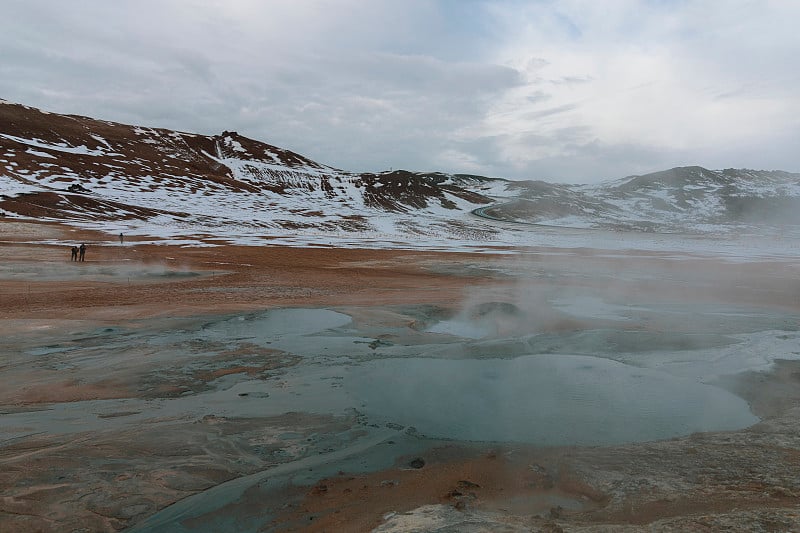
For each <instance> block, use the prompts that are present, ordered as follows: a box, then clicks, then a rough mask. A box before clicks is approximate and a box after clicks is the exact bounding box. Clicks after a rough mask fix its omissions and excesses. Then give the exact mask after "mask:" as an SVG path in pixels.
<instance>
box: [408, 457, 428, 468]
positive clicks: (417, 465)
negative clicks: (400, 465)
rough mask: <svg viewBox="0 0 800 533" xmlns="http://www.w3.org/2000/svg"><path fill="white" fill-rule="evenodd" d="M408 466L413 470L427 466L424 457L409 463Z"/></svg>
mask: <svg viewBox="0 0 800 533" xmlns="http://www.w3.org/2000/svg"><path fill="white" fill-rule="evenodd" d="M408 466H410V467H411V468H416V469H420V468H422V467H423V466H425V459H423V458H422V457H417V458H416V459H414V460H413V461H411V462H410V463H408Z"/></svg>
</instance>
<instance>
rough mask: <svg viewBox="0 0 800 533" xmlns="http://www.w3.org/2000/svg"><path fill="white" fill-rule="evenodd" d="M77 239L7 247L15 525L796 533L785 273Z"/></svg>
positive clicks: (792, 327) (798, 509) (793, 339)
mask: <svg viewBox="0 0 800 533" xmlns="http://www.w3.org/2000/svg"><path fill="white" fill-rule="evenodd" d="M34 230H36V231H35V232H34ZM29 231H30V232H31V234H35V235H37V236H38V238H40V239H41V240H45V239H54V240H57V239H58V238H60V237H61V235H60V234H59V231H64V230H61V229H60V228H58V227H56V226H53V227H49V226H45V227H43V228H33V229H30V230H29ZM37 232H38V233H37ZM80 237H81V238H85V239H86V240H89V239H90V238H92V239H94V241H93V242H94V244H93V246H91V247H90V248H89V250H90V252H94V255H90V256H89V258H90V259H91V260H90V261H87V264H86V265H85V268H83V269H81V267H84V265H80V266H76V265H71V264H69V262H68V261H66V262H63V261H62V262H60V261H61V260H59V257H60V255H62V254H61V253H62V252H63V250H62V249H61V248H59V247H54V246H50V245H47V244H35V243H34V244H24V243H19V242H13V241H12V240H10V239H9V240H6V241H5V244H4V245H3V247H4V249H5V250H6V251H13V254H12V255H13V257H15V261H14V262H11V263H9V264H4V265H3V268H2V269H0V332H2V337H0V338H1V339H2V340H0V355H1V356H2V359H1V360H0V365H2V368H0V370H1V372H0V380H2V387H0V464H2V468H0V488H1V489H2V490H0V493H2V496H1V497H0V530H2V531H114V530H123V529H125V530H131V531H306V530H308V531H369V530H373V529H375V530H377V531H384V532H385V531H411V530H416V531H434V530H435V531H530V530H534V531H537V530H539V531H559V530H563V531H597V530H603V528H607V530H609V531H612V530H613V531H628V530H630V531H638V530H652V529H653V528H655V529H657V530H669V531H671V530H674V531H685V530H696V531H715V530H723V529H725V528H733V529H736V530H743V531H748V530H750V531H791V530H794V529H796V528H797V527H798V524H800V505H799V504H798V503H797V502H798V498H800V464H798V463H800V431H798V430H800V422H799V420H800V417H799V415H800V365H798V360H800V332H799V328H798V326H800V304H799V303H798V298H797V296H798V294H800V284H799V283H797V282H794V281H793V277H792V276H793V275H794V274H796V269H795V267H794V266H793V265H791V264H789V263H787V262H786V261H785V260H783V259H781V260H775V261H771V260H768V259H764V258H759V259H758V260H751V261H735V262H732V261H723V260H714V258H709V257H704V256H700V255H698V256H690V255H684V256H681V257H679V258H674V257H668V256H667V255H666V254H664V255H658V254H651V255H646V256H645V255H642V254H634V253H631V254H629V256H627V257H625V256H624V254H622V255H623V256H621V254H619V253H616V254H615V255H614V256H613V257H608V256H605V255H603V254H602V253H600V252H597V253H591V252H590V251H587V250H582V251H580V253H577V252H567V251H559V250H546V251H543V250H540V251H531V253H530V254H528V255H526V256H524V257H520V256H518V255H517V256H513V257H512V256H502V255H484V256H476V255H470V254H436V253H425V254H420V253H415V252H402V251H396V252H387V251H365V250H300V249H288V250H287V249H280V248H266V249H264V248H261V249H253V248H247V247H232V246H231V247H221V248H219V249H191V248H189V249H187V248H179V247H159V246H152V245H136V244H135V243H133V244H130V245H126V246H125V247H120V246H113V245H112V244H111V243H110V242H109V243H108V244H104V243H103V242H102V241H101V237H102V236H101V235H91V234H87V235H81V236H80ZM112 239H113V236H109V237H108V240H109V241H112ZM90 242H91V241H90ZM541 252H547V253H541ZM67 259H68V256H67ZM221 263H226V264H225V265H224V267H225V268H224V269H223V268H222V266H223V265H222V264H221ZM87 291H92V292H91V294H92V297H91V298H85V297H84V298H79V296H80V295H85V294H86V293H87ZM73 302H78V303H75V304H74V305H73Z"/></svg>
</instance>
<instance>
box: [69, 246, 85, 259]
mask: <svg viewBox="0 0 800 533" xmlns="http://www.w3.org/2000/svg"><path fill="white" fill-rule="evenodd" d="M85 256H86V245H85V244H81V245H80V247H78V246H73V247H72V260H73V261H84V257H85Z"/></svg>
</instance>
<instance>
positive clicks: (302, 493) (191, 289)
mask: <svg viewBox="0 0 800 533" xmlns="http://www.w3.org/2000/svg"><path fill="white" fill-rule="evenodd" d="M53 242H56V243H58V244H50V243H53ZM81 242H85V243H87V246H88V251H87V255H86V263H85V264H83V265H78V266H76V265H70V264H69V247H70V246H71V245H72V244H73V243H81ZM0 254H2V257H3V258H4V259H3V262H4V263H5V264H6V265H37V264H42V263H48V264H50V263H52V264H53V265H56V266H57V265H60V264H62V263H63V265H64V266H65V267H69V268H79V267H91V266H92V265H95V266H96V265H98V264H102V265H109V266H115V267H116V266H120V265H130V264H136V265H159V266H164V267H166V268H168V269H170V270H174V271H192V272H195V273H201V275H197V276H193V277H189V278H176V279H159V280H142V279H124V278H122V279H115V280H107V279H89V278H87V279H76V278H70V279H66V280H64V279H57V280H49V279H37V277H36V276H21V277H14V278H13V279H12V278H8V277H6V278H3V279H0V335H2V336H6V335H10V334H12V333H13V334H20V333H22V332H27V333H30V334H31V335H35V334H36V332H37V331H40V330H42V331H58V330H59V328H64V329H66V328H68V327H71V326H70V324H72V323H73V322H74V321H76V320H80V321H83V322H85V323H90V324H98V325H106V326H107V325H113V324H126V323H129V322H130V321H132V320H136V319H142V318H154V317H175V316H197V315H203V314H220V313H225V312H229V311H242V310H259V309H265V308H271V307H307V308H311V307H328V308H336V309H347V310H348V311H347V312H348V313H349V314H351V316H352V317H353V319H354V321H355V322H356V323H359V322H360V321H367V320H371V323H372V324H373V325H374V324H379V323H380V322H381V320H385V321H386V322H387V323H389V322H392V321H396V320H398V319H397V317H396V315H393V314H391V313H390V312H389V311H388V308H389V307H390V306H393V305H400V304H404V305H405V304H436V305H438V306H441V307H443V308H450V309H457V308H459V306H460V305H461V300H462V299H463V298H464V297H465V294H467V293H469V292H470V291H473V290H476V289H481V290H485V291H500V292H502V291H507V290H514V281H513V280H507V279H503V278H498V277H493V276H490V275H486V274H482V273H480V272H477V273H475V272H473V271H463V272H457V271H456V272H455V273H454V271H453V268H455V267H458V265H461V264H464V263H470V264H477V265H480V264H488V263H495V264H496V263H497V262H500V263H502V262H504V261H508V262H509V263H515V262H517V261H519V260H520V259H519V258H518V257H515V256H513V255H508V256H502V255H499V256H498V255H495V256H488V255H470V254H443V253H429V252H418V251H404V250H359V249H337V248H315V249H310V248H289V247H270V246H264V247H245V246H230V245H224V246H217V247H209V248H183V247H177V246H165V245H164V246H162V245H153V244H137V243H136V241H135V240H133V239H128V240H127V241H126V243H125V245H124V246H120V245H119V244H118V243H117V239H116V237H115V236H113V235H105V234H102V233H94V232H90V231H81V230H75V229H72V228H69V227H66V226H59V225H52V224H36V223H22V222H17V221H11V220H5V221H0ZM620 255H622V254H618V256H620ZM618 256H617V257H603V256H602V254H594V253H593V252H592V251H583V252H580V253H576V252H570V253H565V254H562V255H559V254H555V255H541V256H536V255H535V254H534V256H533V258H531V259H528V260H530V261H532V262H534V263H535V264H537V265H546V266H547V267H548V268H552V269H558V268H559V266H562V265H563V266H567V265H569V268H571V269H573V270H574V269H575V268H576V264H580V263H581V262H587V263H588V262H591V265H592V270H593V271H598V269H599V270H601V271H603V272H609V273H614V272H618V271H619V270H620V269H622V268H625V269H629V270H631V269H632V270H636V269H651V270H653V271H655V272H661V273H663V274H665V275H664V276H654V277H652V278H651V279H648V280H642V279H640V280H632V281H630V282H628V284H627V286H626V290H629V291H631V292H632V293H634V292H635V293H636V294H637V295H638V296H639V297H647V295H653V296H654V297H655V296H657V297H658V298H660V300H661V301H681V302H683V303H686V302H690V303H691V302H694V301H696V302H698V303H700V302H709V301H713V302H736V303H747V304H748V305H755V306H763V307H764V308H770V309H780V310H782V311H785V312H790V313H795V314H797V313H800V304H799V303H798V302H799V301H800V298H799V295H800V284H798V283H796V282H793V281H792V282H787V280H790V279H791V276H790V275H789V274H790V273H787V271H786V266H785V264H779V263H770V262H761V263H728V262H721V261H716V260H712V259H704V258H699V257H697V258H684V260H683V261H679V262H674V261H670V260H669V259H668V258H665V257H661V256H659V255H657V254H652V255H650V256H647V255H642V254H639V255H637V256H636V257H629V258H624V257H618ZM444 267H448V268H444ZM456 270H457V269H456ZM666 274H669V275H666ZM687 280H690V281H691V283H688V282H687ZM539 283H542V284H544V283H546V282H545V281H540V282H539ZM580 283H582V284H584V285H585V286H587V287H593V288H594V289H597V290H602V289H603V283H606V282H604V281H602V280H599V279H598V278H593V277H591V276H587V277H586V278H585V279H582V280H581V281H580ZM698 287H703V289H702V290H698ZM238 288H246V289H247V290H233V289H238ZM368 317H369V318H368ZM582 325H583V324H582V322H581V320H580V319H577V318H569V317H565V316H562V317H544V323H543V326H542V327H543V328H545V329H548V330H551V331H560V330H570V329H578V328H580V327H582ZM13 350H14V346H9V345H7V344H6V343H4V342H2V341H0V358H6V357H7V356H9V355H13ZM798 351H800V347H798ZM234 356H235V357H234ZM241 357H245V358H248V357H249V359H247V362H246V364H233V363H231V364H230V365H228V364H227V363H225V361H228V359H230V360H233V359H235V358H241ZM275 357H276V356H275V354H271V353H266V352H263V351H259V350H258V349H255V348H252V347H247V346H243V347H241V348H240V351H239V352H237V353H236V354H232V353H229V354H225V353H221V354H220V355H219V361H220V362H221V364H220V365H218V366H216V367H209V368H208V369H206V370H202V371H198V372H196V373H195V374H193V375H192V376H189V377H186V376H184V377H181V378H180V379H178V378H175V379H174V380H170V379H166V378H165V380H164V381H161V382H158V383H157V384H156V385H155V387H156V388H155V392H153V390H150V391H149V392H147V393H144V392H141V389H140V388H137V387H136V386H135V385H136V382H134V381H132V380H133V376H138V374H137V373H136V372H138V370H136V369H134V370H129V371H128V370H126V371H120V372H118V373H114V372H111V373H110V374H108V375H106V376H105V377H103V379H99V380H98V381H90V380H89V381H83V380H74V379H70V380H59V378H58V376H53V375H50V374H44V373H40V372H39V371H37V370H35V369H30V372H27V371H26V369H19V368H14V369H10V368H5V362H4V361H5V359H0V409H2V410H3V412H4V413H9V412H15V411H16V410H21V409H23V410H27V409H33V408H36V406H37V405H44V406H46V405H47V404H50V403H58V402H71V401H75V400H80V399H95V398H124V397H137V396H138V397H142V396H143V395H145V394H156V395H158V394H163V395H165V396H169V394H170V392H169V389H170V387H172V388H174V389H175V391H176V392H177V393H182V392H185V391H187V390H189V389H191V387H201V386H203V384H204V383H207V382H210V381H213V380H215V379H217V378H220V377H224V376H230V375H238V374H241V375H247V376H259V375H268V374H269V372H271V371H272V370H274V369H275V368H277V367H279V366H280V365H286V364H293V362H291V361H289V362H287V361H283V360H279V359H276V358H275ZM271 358H272V359H271ZM12 370H13V372H12ZM9 376H13V379H14V380H15V381H14V382H9V381H8V380H9V379H12V378H11V377H9ZM137 379H138V378H137ZM26 380H27V382H26ZM20 381H22V382H20ZM726 387H727V388H728V389H729V390H732V391H734V392H736V393H737V394H738V395H740V396H742V397H743V398H745V399H746V400H747V401H748V402H749V403H750V405H751V407H752V409H753V410H754V412H755V413H756V414H757V415H758V416H760V417H761V418H762V422H760V423H759V424H757V425H756V426H753V427H752V428H748V429H745V430H741V431H733V432H724V433H710V434H695V435H691V436H688V437H684V438H678V439H672V440H668V441H662V442H651V443H639V444H628V445H621V446H613V447H588V448H587V447H584V448H547V449H539V448H535V447H529V446H524V445H511V444H507V445H503V446H496V445H479V444H469V445H468V444H459V443H452V444H450V445H442V446H437V447H435V448H434V449H431V450H427V451H426V452H424V453H422V454H420V458H422V459H423V460H424V461H423V463H424V464H417V465H416V466H417V467H409V464H411V461H413V460H414V459H415V457H413V456H412V457H400V458H398V461H397V465H396V466H395V467H393V468H390V469H388V470H381V471H378V472H367V473H358V474H349V473H347V472H341V473H340V474H339V475H337V476H332V477H330V476H328V477H325V478H323V479H319V480H317V482H316V483H315V484H314V485H313V486H310V487H308V486H306V487H302V486H301V487H295V488H287V489H286V491H285V492H284V493H282V494H280V495H279V497H280V498H282V501H284V502H286V503H285V505H284V506H283V507H282V510H281V512H278V513H276V514H275V516H274V520H273V521H272V522H271V523H270V525H269V529H270V530H296V531H300V530H308V531H368V530H370V529H372V528H375V527H379V526H381V524H384V523H391V520H398V519H399V518H402V517H403V513H408V512H412V511H414V510H415V509H419V508H420V507H422V506H426V505H434V506H439V507H435V508H433V509H434V510H436V512H442V513H444V512H445V511H444V510H448V509H449V510H451V511H455V512H457V513H460V514H459V515H458V516H463V517H464V520H474V521H475V523H483V524H493V526H486V528H487V529H486V530H492V529H499V528H500V526H501V525H502V526H503V527H506V528H507V530H508V531H523V530H530V531H800V365H798V364H797V363H796V362H792V361H786V362H781V363H779V364H777V365H776V366H775V367H774V368H773V370H772V371H771V372H769V373H762V372H752V373H749V374H746V375H745V376H740V377H738V378H737V379H735V380H732V381H731V382H730V383H728V384H727V385H726ZM125 415H126V413H119V415H118V416H125ZM0 416H1V415H0ZM349 424H350V422H348V421H346V420H341V419H337V418H333V417H326V416H316V415H313V416H312V415H305V414H302V413H295V414H292V413H289V414H286V415H283V416H281V417H274V418H270V419H269V420H268V422H267V423H265V421H264V420H262V419H260V420H258V421H255V420H247V419H236V420H233V419H230V420H217V419H214V418H213V417H208V418H204V419H203V420H202V421H201V422H200V423H193V424H189V425H186V426H185V427H183V428H182V429H181V432H179V433H177V434H178V435H183V438H181V439H177V440H176V437H167V436H166V435H164V434H160V433H158V432H157V431H151V430H147V429H146V428H144V429H141V430H138V431H130V430H126V431H119V432H116V433H115V432H113V431H111V432H91V431H89V432H86V433H77V434H72V435H68V436H59V435H46V434H45V435H32V436H29V437H27V438H25V439H15V440H13V441H10V442H3V443H0V531H3V532H4V533H5V532H6V531H8V532H15V531H112V530H119V529H124V528H126V527H128V526H131V525H134V524H136V523H137V522H140V521H141V520H143V519H145V518H146V517H147V516H149V515H151V514H153V513H154V512H156V511H157V510H158V509H161V508H163V507H165V506H167V505H169V504H170V503H172V502H174V501H177V500H179V499H181V498H184V497H186V496H189V495H191V494H195V493H197V492H199V491H201V490H204V489H207V488H208V487H211V486H213V485H216V484H218V483H221V482H223V481H226V480H229V479H233V478H236V477H238V476H242V475H246V474H249V473H252V472H253V471H257V470H260V469H263V468H266V467H267V465H265V464H263V463H260V462H258V461H256V460H255V459H252V463H246V464H245V463H242V462H237V458H238V457H248V458H251V457H253V453H254V452H253V448H252V443H253V442H260V443H269V444H264V445H263V446H265V447H266V448H268V449H272V448H275V449H277V448H279V447H283V448H286V447H287V446H288V445H290V444H293V442H289V441H288V440H291V439H296V440H297V441H298V442H299V443H302V441H303V440H305V438H306V436H308V435H316V434H327V433H331V434H332V433H333V432H335V431H342V430H343V429H344V428H346V427H349ZM286 428H293V430H294V432H295V433H296V434H297V435H296V436H294V437H286V439H288V440H287V441H286V442H280V435H281V434H284V433H285V432H286ZM298 445H299V444H298ZM271 447H272V448H271ZM248 460H250V459H248ZM559 499H567V500H569V501H573V502H579V503H580V505H579V508H577V509H566V508H561V507H559V506H558V505H557V504H555V503H553V502H558V501H560V500H559ZM279 503H280V502H277V503H276V501H271V502H270V504H269V505H270V508H271V509H273V510H275V509H281V506H280V505H279ZM245 504H248V505H253V506H258V505H265V503H264V502H255V501H254V502H245ZM243 505H244V504H243ZM411 518H413V516H411ZM411 518H409V520H411ZM387 520H388V521H389V522H387ZM409 523H410V522H409ZM395 530H398V531H399V530H401V529H395ZM423 530H424V529H423Z"/></svg>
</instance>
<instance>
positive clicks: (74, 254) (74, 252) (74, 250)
mask: <svg viewBox="0 0 800 533" xmlns="http://www.w3.org/2000/svg"><path fill="white" fill-rule="evenodd" d="M77 260H78V247H77V246H73V247H72V259H70V261H77Z"/></svg>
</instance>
